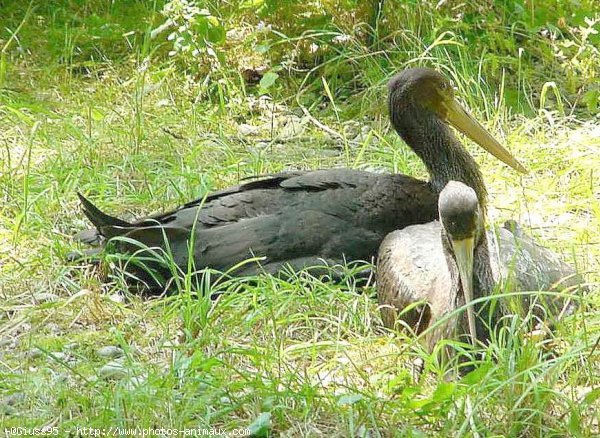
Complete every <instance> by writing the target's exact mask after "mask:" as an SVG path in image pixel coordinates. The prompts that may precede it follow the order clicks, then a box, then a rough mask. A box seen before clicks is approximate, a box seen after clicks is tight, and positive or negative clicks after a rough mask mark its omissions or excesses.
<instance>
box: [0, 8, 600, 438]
mask: <svg viewBox="0 0 600 438" xmlns="http://www.w3.org/2000/svg"><path fill="white" fill-rule="evenodd" d="M0 21H1V23H2V26H1V28H0V200H1V202H0V294H1V295H0V296H1V298H2V302H1V303H0V376H2V378H0V424H2V425H3V426H5V427H11V426H28V427H34V426H36V427H41V426H57V427H59V428H60V430H61V435H64V436H67V435H68V434H69V431H71V432H72V434H73V435H76V430H77V429H76V428H77V427H103V426H107V425H112V426H119V427H124V428H125V427H140V428H144V427H152V428H160V427H165V428H167V427H173V428H182V427H188V428H191V427H200V428H202V427H203V428H209V427H215V428H223V429H225V430H228V431H231V430H232V429H234V428H239V427H249V428H250V429H251V431H252V433H253V434H255V435H256V436H264V435H268V434H272V435H276V436H278V435H283V436H304V435H306V436H317V435H326V436H361V437H362V436H429V435H431V436H462V435H466V436H494V435H495V436H597V435H598V434H599V433H600V430H599V422H600V418H599V412H600V410H599V409H598V399H599V398H600V388H599V387H598V385H599V383H600V376H599V368H598V365H597V364H598V361H599V359H600V351H599V347H598V340H599V339H600V317H599V316H598V308H599V307H598V306H599V305H600V300H599V298H598V293H597V292H598V281H600V275H599V272H600V262H599V260H600V246H599V245H600V189H599V187H600V185H599V184H598V177H599V176H598V170H597V169H599V168H600V140H599V139H600V119H599V117H598V104H599V102H600V85H599V84H600V81H599V80H598V78H599V74H600V64H599V63H598V59H600V58H599V57H600V53H599V52H600V49H599V47H600V34H598V31H600V9H599V7H598V3H597V2H596V1H594V0H580V1H577V2H575V1H559V0H547V1H527V2H523V1H517V0H503V1H495V2H479V1H472V0H467V1H462V2H458V1H451V0H450V1H439V2H438V1H430V0H427V1H412V0H406V1H399V0H394V1H392V0H388V1H384V0H381V1H371V2H362V1H356V0H340V1H329V0H326V1H302V2H301V1H297V0H282V1H275V0H262V1H261V0H246V1H240V2H225V1H216V0H214V1H205V2H203V1H199V2H192V1H186V0H173V1H170V2H164V1H158V0H156V1H141V0H138V1H134V0H127V1H124V0H123V1H116V2H114V1H109V0H100V1H94V2H92V1H84V0H52V1H46V2H39V3H38V2H31V3H30V4H27V3H24V2H10V1H5V2H1V1H0ZM410 66H429V67H434V68H437V69H438V70H440V71H441V72H442V73H444V74H445V75H446V76H447V77H449V78H451V79H452V80H453V81H454V83H455V86H456V87H457V95H458V96H459V98H460V99H461V100H462V101H463V102H464V103H465V105H466V106H468V107H469V108H470V109H471V111H472V112H473V113H474V114H475V115H476V116H477V117H478V118H479V119H480V120H482V122H483V123H484V124H485V125H486V127H488V128H489V129H490V130H491V131H492V132H493V133H494V134H495V135H496V136H497V137H498V138H499V139H500V140H501V141H502V143H503V144H505V145H506V146H507V147H508V149H510V150H511V152H512V153H514V154H515V155H516V156H517V157H519V160H520V161H521V162H522V163H524V164H525V165H526V166H527V167H528V168H529V170H530V173H529V174H528V175H525V176H518V177H517V176H516V175H515V174H514V173H513V172H512V171H511V170H510V169H508V168H506V167H504V166H502V165H500V164H498V162H497V161H495V160H494V159H493V158H491V157H489V156H487V155H485V154H484V153H480V152H479V151H477V150H475V149H473V148H471V146H470V145H467V147H468V148H469V150H470V151H471V152H472V153H473V155H474V156H475V158H476V160H477V161H478V163H479V164H480V165H481V167H482V170H483V173H484V176H485V178H486V184H487V186H488V191H489V192H490V212H489V216H490V217H489V220H490V221H491V222H496V223H499V222H502V221H504V220H506V219H516V220H519V221H520V222H521V223H522V225H523V226H524V228H525V229H526V230H527V231H528V232H530V233H531V234H533V235H534V236H535V237H536V238H537V239H538V240H539V241H540V242H541V243H542V244H543V245H544V246H547V247H549V248H551V249H553V250H554V251H556V252H557V253H558V254H560V255H561V257H562V258H563V259H565V260H566V261H569V262H570V263H572V264H574V265H575V266H576V267H577V269H578V271H579V272H580V273H581V274H582V275H583V276H584V278H585V279H586V281H587V283H588V291H587V292H586V293H581V292H579V293H578V300H579V301H580V305H579V307H578V309H577V311H576V312H575V313H574V314H573V315H571V316H569V317H567V318H565V319H564V320H562V321H560V322H559V323H558V324H557V325H556V327H555V329H554V331H553V332H552V333H551V334H549V335H546V337H544V338H542V339H540V338H537V337H532V336H531V334H530V333H528V330H526V329H525V328H524V327H526V326H527V318H528V316H525V317H517V316H514V317H511V318H508V321H507V323H506V324H504V326H503V327H502V328H501V329H498V330H497V331H496V332H495V333H494V337H493V341H492V343H491V345H490V346H489V347H488V351H487V355H486V359H483V360H482V361H481V364H480V365H479V366H478V367H477V368H476V370H475V371H473V372H472V373H470V374H468V375H467V376H466V377H465V378H463V379H448V378H447V376H448V371H449V370H452V369H453V368H454V367H455V366H456V365H457V364H456V362H455V361H450V362H449V363H444V362H440V361H438V360H437V358H436V356H435V355H430V354H428V353H427V352H426V351H424V349H423V347H422V346H421V345H420V343H419V342H418V341H416V340H415V339H414V338H413V337H411V336H408V335H406V334H395V333H391V332H389V331H388V330H386V329H384V328H383V326H382V324H381V320H380V317H379V312H378V309H377V305H376V300H375V298H374V294H375V292H374V289H373V287H372V284H371V285H367V286H364V285H362V284H359V283H357V282H356V281H355V280H354V278H355V276H354V275H353V272H352V270H351V268H347V272H346V275H345V277H344V279H343V281H341V282H339V283H335V284H332V283H328V282H326V281H323V280H322V279H317V278H313V277H310V276H309V275H307V274H305V273H299V274H298V275H296V276H293V277H292V278H290V279H288V280H285V281H284V280H281V279H276V278H273V277H269V276H260V277H257V278H242V279H227V278H225V277H223V276H222V275H221V274H220V273H217V272H214V273H210V275H209V274H207V275H206V276H205V277H204V279H203V282H202V283H201V284H195V283H193V282H191V281H189V278H186V277H185V273H184V275H182V279H181V283H180V287H179V289H180V293H179V294H177V295H173V296H169V297H165V298H162V299H154V300H148V299H144V298H143V297H140V296H138V295H135V294H132V293H130V292H128V291H127V290H126V289H125V287H124V283H123V278H122V276H120V275H119V274H118V272H117V273H116V274H115V271H114V270H110V269H107V265H110V263H111V260H110V259H107V260H106V262H107V263H105V265H104V267H101V268H96V267H93V266H89V265H86V264H73V263H69V262H67V261H66V259H65V255H66V254H67V253H68V252H69V251H70V250H72V249H73V247H74V246H75V244H74V243H73V241H72V240H71V238H70V236H71V235H72V234H73V233H75V232H76V231H78V230H80V229H82V228H85V227H87V226H89V224H88V223H87V222H86V221H85V219H84V217H83V215H82V213H81V212H80V209H79V204H78V200H77V197H76V192H77V191H80V192H82V193H85V194H88V195H89V196H90V197H92V198H93V200H94V201H95V202H97V203H98V205H100V206H101V207H102V208H103V209H104V210H106V211H109V212H112V213H115V214H116V215H119V216H122V217H127V218H132V217H136V216H140V215H144V214H148V213H152V212H156V211H160V210H166V209H169V208H172V207H174V206H177V205H178V204H181V203H183V202H186V201H189V200H190V199H193V198H197V197H201V196H203V195H204V194H206V193H207V192H208V191H210V190H216V189H219V188H223V187H226V186H228V185H232V184H235V183H237V182H239V181H240V180H241V179H242V178H244V177H249V176H256V175H262V174H267V173H272V172H276V171H280V170H283V169H315V168H325V167H336V166H337V167H353V168H363V169H370V170H377V171H388V172H402V173H406V174H409V175H413V176H418V177H421V178H425V177H426V172H425V169H424V166H423V165H422V164H421V163H420V162H419V160H418V159H417V158H416V157H415V156H414V154H413V153H412V152H411V151H410V150H409V149H408V147H406V145H404V144H403V142H402V141H401V140H400V139H399V138H398V137H397V135H396V134H395V133H394V132H393V130H391V129H390V127H389V123H388V120H387V111H386V98H387V96H386V88H385V85H386V81H387V80H388V79H389V78H390V76H391V75H392V74H393V73H395V72H397V71H399V70H401V69H403V68H406V67H410ZM214 294H220V297H219V299H218V300H211V298H210V297H211V295H214ZM529 317H530V316H529ZM524 320H525V321H524ZM448 342H449V343H450V344H451V345H452V346H453V348H455V349H457V350H465V354H466V355H467V356H468V355H469V354H471V353H472V352H470V351H469V349H468V347H467V346H465V345H461V344H460V343H457V342H452V341H448ZM414 359H422V360H423V361H424V363H425V367H424V368H425V371H424V373H423V374H422V375H420V376H416V375H414V373H413V371H412V362H413V360H414Z"/></svg>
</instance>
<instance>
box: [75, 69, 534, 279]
mask: <svg viewBox="0 0 600 438" xmlns="http://www.w3.org/2000/svg"><path fill="white" fill-rule="evenodd" d="M388 88H389V99H388V107H389V112H390V118H391V122H392V125H393V126H394V128H395V129H396V131H397V132H398V134H399V135H400V136H401V137H402V139H403V140H404V141H405V142H406V143H407V144H408V145H409V146H410V147H411V148H412V150H413V151H414V152H415V153H416V154H417V155H418V156H419V157H420V158H421V159H422V160H423V162H424V164H425V166H426V168H427V170H428V173H429V177H430V179H429V181H421V180H418V179H415V178H412V177H410V176H406V175H401V174H386V173H373V172H366V171H361V170H352V169H327V170H315V171H305V172H303V171H290V172H282V173H279V174H275V175H272V176H270V177H267V178H264V179H260V180H257V181H251V182H246V183H243V184H241V185H238V186H235V187H231V188H228V189H224V190H221V191H217V192H214V193H210V194H208V195H207V196H206V197H204V198H202V199H198V200H195V201H192V202H189V203H187V204H185V205H183V206H181V207H179V208H177V209H175V210H173V211H169V212H167V213H161V214H156V215H153V216H149V217H147V218H142V219H139V220H136V221H132V222H129V221H124V220H122V219H118V218H116V217H113V216H110V215H108V214H105V213H103V212H102V211H101V210H99V209H98V208H97V207H96V206H94V205H93V204H92V203H91V202H90V201H89V200H87V199H86V198H84V197H83V196H82V195H80V199H81V203H82V206H83V211H84V213H85V215H86V216H87V217H88V219H89V220H90V221H91V222H92V224H93V225H94V229H92V230H87V231H85V232H83V233H82V234H80V237H81V239H80V240H83V241H84V242H87V243H92V242H98V241H99V242H102V243H104V242H105V241H106V240H110V239H113V238H116V237H117V238H118V239H115V242H114V245H113V248H114V251H116V252H118V253H125V254H133V253H136V254H139V253H140V251H141V249H143V248H152V249H153V251H154V252H156V251H158V252H161V253H170V255H171V257H172V262H173V263H171V265H174V266H176V267H178V269H180V270H184V271H186V270H187V269H188V267H189V266H193V267H194V269H195V270H196V271H199V270H201V269H202V268H205V267H208V268H213V269H216V270H220V271H227V270H229V271H230V272H231V274H233V275H240V276H244V275H254V274H256V273H260V272H266V273H273V274H275V273H278V272H281V271H282V270H283V269H285V268H286V267H289V268H291V269H292V270H294V271H297V270H300V269H303V268H313V269H314V270H317V271H318V270H319V269H320V268H319V267H321V268H322V267H323V266H324V265H339V264H343V263H344V262H352V261H370V260H371V259H372V258H373V257H375V256H376V254H377V249H378V247H379V245H380V243H381V241H382V240H383V238H384V237H385V236H386V235H387V234H388V233H390V232H392V231H393V230H396V229H401V228H403V227H405V226H407V225H411V224H419V223H426V222H430V221H432V220H434V219H435V218H436V217H437V198H438V194H439V192H440V191H441V190H442V189H443V187H444V186H445V185H446V183H447V182H448V181H450V180H457V181H462V182H464V183H466V184H467V185H469V186H474V185H476V186H477V187H479V188H480V190H482V192H481V193H478V196H480V200H481V199H482V198H481V196H485V187H484V185H483V179H482V176H481V173H480V172H479V169H478V167H477V164H476V163H475V161H474V160H473V158H472V157H471V156H470V155H469V154H468V153H467V151H466V150H465V149H464V148H463V147H462V145H461V144H460V142H459V141H458V139H457V138H456V136H455V134H454V133H453V132H452V130H451V129H450V127H449V124H451V125H453V126H454V127H456V128H457V129H458V130H459V131H461V132H462V133H464V134H465V135H466V136H467V137H469V138H470V139H472V140H473V141H474V142H476V143H477V144H478V145H480V146H481V147H482V148H484V149H485V150H487V151H488V152H490V153H491V154H493V155H494V156H496V157H497V158H498V159H500V160H502V161H503V162H505V163H506V164H508V165H509V166H511V167H512V168H514V169H515V170H517V171H519V172H526V170H525V168H524V167H523V166H522V165H521V164H520V163H519V162H518V161H517V160H516V159H515V158H513V157H512V156H511V154H510V153H509V152H508V151H507V150H506V149H505V148H504V147H503V146H502V145H500V143H498V141H496V140H495V139H494V138H493V137H492V135H491V134H490V133H488V132H487V131H486V130H485V129H484V128H483V127H482V126H481V125H480V124H479V123H478V122H477V121H476V120H475V119H474V118H473V117H472V116H471V115H470V114H469V113H468V112H467V111H466V110H465V109H464V108H463V107H462V106H461V105H460V104H459V103H458V102H457V100H456V99H455V97H454V91H453V88H452V86H451V84H450V82H449V81H448V80H446V79H445V78H444V77H443V76H442V75H441V74H439V73H438V72H436V71H434V70H431V69H426V68H413V69H408V70H404V71H403V72H401V73H399V74H397V75H396V76H394V77H393V78H392V80H391V81H390V83H389V86H388ZM474 183H475V184H474ZM253 256H257V257H261V258H262V261H261V262H260V263H247V264H244V263H243V262H244V261H245V260H247V259H248V258H249V257H253ZM233 267H236V269H235V270H231V269H232V268H233ZM128 269H130V270H131V271H132V273H133V274H134V275H135V276H136V277H137V278H139V279H141V280H143V281H144V282H145V283H146V284H147V286H149V287H150V288H151V289H155V290H156V291H160V290H161V289H162V288H163V287H164V284H165V283H166V282H168V280H169V278H171V277H172V276H173V272H172V271H173V270H172V269H169V268H167V267H165V266H164V264H161V263H159V262H156V261H154V262H153V261H152V260H148V258H146V260H144V263H143V267H140V266H139V265H136V264H133V263H131V264H128ZM149 272H150V273H152V275H148V273H149Z"/></svg>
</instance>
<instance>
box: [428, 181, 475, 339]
mask: <svg viewBox="0 0 600 438" xmlns="http://www.w3.org/2000/svg"><path fill="white" fill-rule="evenodd" d="M438 209H439V214H440V223H441V224H442V233H443V235H445V237H446V238H447V239H448V240H449V241H450V248H451V250H452V253H453V254H452V255H453V256H454V259H455V260H456V265H457V267H458V273H459V276H460V283H461V291H462V293H463V295H464V299H465V304H467V305H469V303H470V302H471V301H473V254H474V251H475V247H476V246H477V244H478V243H479V241H480V237H481V233H482V232H483V228H484V223H483V221H484V219H483V214H482V213H481V210H480V208H479V201H478V200H477V195H476V194H475V191H474V190H473V189H472V188H471V187H468V186H467V185H465V184H463V183H461V182H457V181H450V182H448V184H446V187H444V189H443V190H442V191H441V193H440V197H439V200H438ZM467 320H468V323H469V332H470V334H471V338H472V342H473V343H475V342H476V341H477V330H476V328H475V311H474V309H473V306H472V305H469V307H467Z"/></svg>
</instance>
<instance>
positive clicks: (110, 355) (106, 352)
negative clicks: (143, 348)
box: [96, 345, 125, 359]
mask: <svg viewBox="0 0 600 438" xmlns="http://www.w3.org/2000/svg"><path fill="white" fill-rule="evenodd" d="M96 354H97V355H98V356H100V357H103V358H104V359H115V358H117V357H122V356H124V355H125V352H124V351H123V349H122V348H120V347H117V346H115V345H106V346H104V347H101V348H99V349H98V350H96Z"/></svg>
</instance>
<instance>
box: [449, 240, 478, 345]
mask: <svg viewBox="0 0 600 438" xmlns="http://www.w3.org/2000/svg"><path fill="white" fill-rule="evenodd" d="M451 241H452V247H453V249H454V254H455V256H456V264H457V265H458V274H459V275H460V283H461V285H462V290H463V294H464V296H465V304H466V305H467V306H468V307H467V320H468V322H469V332H470V333H471V343H472V344H473V345H475V344H476V343H477V330H476V328H475V309H474V308H473V306H472V305H471V301H473V247H474V242H475V239H474V238H473V237H470V238H466V239H462V240H453V239H452V240H451Z"/></svg>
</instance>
